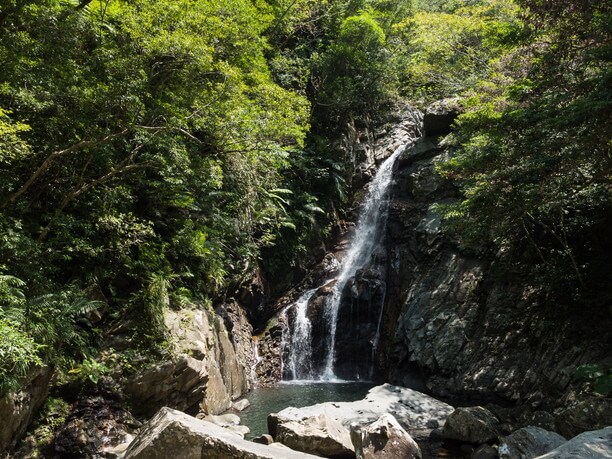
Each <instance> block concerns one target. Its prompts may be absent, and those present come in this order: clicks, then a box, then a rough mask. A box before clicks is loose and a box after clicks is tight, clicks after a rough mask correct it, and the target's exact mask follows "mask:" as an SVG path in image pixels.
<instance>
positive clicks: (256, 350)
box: [251, 336, 263, 386]
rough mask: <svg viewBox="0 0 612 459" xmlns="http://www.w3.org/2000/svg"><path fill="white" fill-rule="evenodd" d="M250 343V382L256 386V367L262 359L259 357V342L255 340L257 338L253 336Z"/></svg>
mask: <svg viewBox="0 0 612 459" xmlns="http://www.w3.org/2000/svg"><path fill="white" fill-rule="evenodd" d="M251 342H252V343H253V365H251V380H252V381H253V385H255V386H256V385H257V382H258V380H259V378H258V377H257V365H259V364H260V363H261V361H262V360H263V359H262V357H261V356H260V355H259V340H258V339H257V337H255V336H253V338H252V341H251Z"/></svg>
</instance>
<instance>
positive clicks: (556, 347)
mask: <svg viewBox="0 0 612 459" xmlns="http://www.w3.org/2000/svg"><path fill="white" fill-rule="evenodd" d="M425 129H426V130H427V126H426V127H425ZM436 129H439V126H438V125H436ZM449 154H451V153H450V152H449V151H447V150H445V149H443V148H442V147H441V146H440V144H439V143H437V142H436V140H435V139H433V138H424V139H423V140H422V141H421V143H420V145H419V146H418V148H415V149H413V150H412V151H408V152H406V154H405V155H404V156H403V157H402V158H400V160H399V166H398V170H397V173H396V180H395V185H394V190H393V200H392V202H391V210H390V215H389V220H388V235H387V241H388V243H387V253H386V259H387V265H386V269H387V272H388V274H387V277H386V283H387V302H386V306H385V307H386V313H385V320H384V321H383V323H382V325H381V326H382V330H383V332H382V334H381V336H382V337H383V341H382V342H381V355H380V356H379V358H380V359H382V360H383V361H384V362H385V365H386V368H387V369H388V376H389V379H390V381H391V382H395V383H397V384H400V385H410V384H411V381H412V380H413V378H414V373H415V369H418V370H420V371H421V373H422V374H423V376H424V377H425V379H426V384H427V388H428V389H429V390H431V391H432V392H433V393H434V394H436V395H440V396H453V397H469V398H474V397H485V398H488V399H492V400H496V399H497V400H500V399H501V400H506V401H518V402H526V401H529V402H533V403H535V405H534V406H537V404H538V403H540V402H544V401H545V399H548V400H549V401H550V400H554V399H555V397H556V396H557V395H558V394H561V393H563V392H564V391H566V389H567V388H568V385H569V384H570V382H571V378H572V375H573V374H574V371H575V369H576V367H577V366H579V365H582V364H588V363H597V362H603V361H605V359H606V358H608V357H609V347H608V346H609V343H610V342H611V341H610V338H611V336H610V330H609V329H608V328H607V327H605V323H606V320H605V318H604V320H603V321H602V320H600V319H599V318H598V317H596V316H593V315H590V316H586V315H584V314H581V313H580V312H579V311H578V312H577V313H576V314H575V317H568V316H567V315H566V314H560V313H559V311H558V310H557V309H556V305H554V304H550V301H547V299H546V292H543V291H542V289H541V288H540V287H538V286H537V285H532V284H531V283H530V282H529V279H524V278H519V277H515V278H511V277H507V276H500V275H499V274H498V272H499V271H498V270H497V268H496V265H497V264H498V263H500V262H501V260H500V257H501V256H503V254H497V255H487V254H484V252H483V253H480V254H469V253H465V252H463V251H462V250H461V249H460V247H459V244H458V243H457V241H456V240H454V239H453V238H452V237H451V236H449V234H447V232H446V231H445V228H444V226H443V224H442V222H441V219H440V217H439V216H438V215H437V214H436V212H435V206H436V205H437V204H444V203H447V202H450V201H452V200H455V199H458V198H459V194H458V192H457V190H455V189H454V188H453V186H452V185H451V183H449V182H448V181H445V180H443V179H442V178H440V177H439V176H437V175H436V174H435V170H434V169H435V164H436V162H437V161H440V160H443V159H444V158H445V157H446V156H447V155H449ZM602 313H603V314H604V315H605V314H607V312H606V311H602ZM608 320H609V319H608ZM608 323H609V322H608ZM553 404H554V403H553Z"/></svg>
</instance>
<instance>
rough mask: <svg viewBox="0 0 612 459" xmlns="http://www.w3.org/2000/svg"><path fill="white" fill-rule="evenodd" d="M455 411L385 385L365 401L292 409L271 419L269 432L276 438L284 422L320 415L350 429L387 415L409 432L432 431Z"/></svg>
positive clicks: (429, 398)
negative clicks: (280, 423)
mask: <svg viewBox="0 0 612 459" xmlns="http://www.w3.org/2000/svg"><path fill="white" fill-rule="evenodd" d="M452 411H453V407H452V406H450V405H448V404H446V403H444V402H441V401H439V400H436V399H435V398H433V397H430V396H429V395H425V394H422V393H421V392H417V391H416V390H412V389H408V388H405V387H399V386H393V385H391V384H383V385H382V386H376V387H373V388H372V389H370V391H369V392H368V394H367V395H366V397H365V398H364V399H363V400H357V401H355V402H339V403H332V402H327V403H319V404H317V405H312V406H306V407H303V408H294V407H289V408H285V409H284V410H282V411H280V412H279V413H273V414H271V415H270V416H269V417H268V430H269V431H270V434H272V436H275V435H276V426H277V425H278V424H279V421H282V420H284V419H286V420H293V421H296V420H297V421H299V420H301V419H304V418H307V417H311V416H317V415H319V414H321V413H324V414H326V415H327V416H329V417H331V418H333V419H335V420H337V421H339V422H340V423H341V424H342V425H344V426H345V427H347V428H349V427H350V426H351V424H357V425H360V426H363V425H367V424H371V423H372V422H374V421H376V420H377V419H378V418H380V417H381V416H382V415H383V414H385V413H390V414H392V415H393V416H394V417H395V418H396V419H397V421H398V422H399V423H400V425H401V426H402V427H403V428H404V429H406V430H407V431H408V432H410V433H412V432H413V431H427V430H431V429H432V427H430V426H431V425H432V424H437V425H442V424H444V421H445V420H446V418H447V416H448V415H449V414H450V413H451V412H452Z"/></svg>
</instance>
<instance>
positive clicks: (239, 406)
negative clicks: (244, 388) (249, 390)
mask: <svg viewBox="0 0 612 459" xmlns="http://www.w3.org/2000/svg"><path fill="white" fill-rule="evenodd" d="M249 406H251V402H249V401H248V400H247V399H246V398H243V399H242V400H238V401H236V402H232V409H233V410H236V411H242V410H246V409H247V408H248V407H249Z"/></svg>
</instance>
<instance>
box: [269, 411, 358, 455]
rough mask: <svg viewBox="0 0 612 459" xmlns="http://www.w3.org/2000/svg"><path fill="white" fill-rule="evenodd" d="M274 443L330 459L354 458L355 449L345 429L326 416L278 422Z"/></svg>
mask: <svg viewBox="0 0 612 459" xmlns="http://www.w3.org/2000/svg"><path fill="white" fill-rule="evenodd" d="M276 441H278V442H280V443H282V444H283V445H286V446H288V447H289V448H291V449H295V450H297V451H303V452H305V453H311V454H315V455H317V456H323V457H330V458H354V457H355V448H354V447H353V445H352V443H351V437H350V434H349V431H348V429H347V428H346V427H344V426H343V425H342V424H340V423H339V422H338V421H336V420H334V419H332V418H330V417H329V416H327V415H326V414H320V415H318V416H312V417H309V418H305V419H302V420H300V421H290V420H287V421H284V422H280V423H279V424H278V426H277V429H276Z"/></svg>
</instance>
